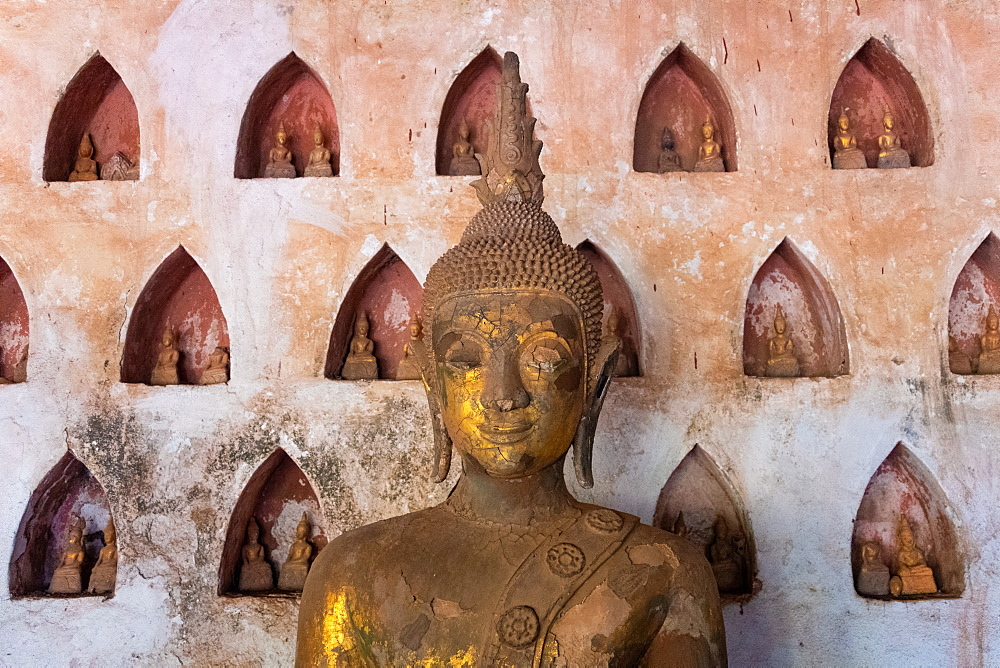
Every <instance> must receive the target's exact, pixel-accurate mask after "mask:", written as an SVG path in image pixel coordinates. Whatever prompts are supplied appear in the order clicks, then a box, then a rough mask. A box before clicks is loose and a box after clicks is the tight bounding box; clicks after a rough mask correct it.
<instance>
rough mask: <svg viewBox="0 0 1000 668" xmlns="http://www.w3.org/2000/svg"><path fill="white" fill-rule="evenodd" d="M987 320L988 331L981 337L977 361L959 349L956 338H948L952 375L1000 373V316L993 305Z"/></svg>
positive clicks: (949, 362)
mask: <svg viewBox="0 0 1000 668" xmlns="http://www.w3.org/2000/svg"><path fill="white" fill-rule="evenodd" d="M985 320H986V322H985V330H986V331H985V332H984V333H983V335H982V336H980V337H979V354H978V355H977V356H976V358H975V359H973V358H972V357H970V356H969V355H966V354H965V353H964V352H962V351H961V350H960V349H959V347H958V342H956V341H955V338H954V337H952V336H949V337H948V364H949V366H950V367H951V372H952V373H957V374H994V373H1000V316H998V315H997V311H996V307H995V306H993V305H992V304H991V305H990V308H989V311H987V313H986V319H985Z"/></svg>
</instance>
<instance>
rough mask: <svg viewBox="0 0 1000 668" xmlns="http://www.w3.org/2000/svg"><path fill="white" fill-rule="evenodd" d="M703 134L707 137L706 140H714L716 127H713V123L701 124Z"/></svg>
mask: <svg viewBox="0 0 1000 668" xmlns="http://www.w3.org/2000/svg"><path fill="white" fill-rule="evenodd" d="M701 136H702V137H704V138H705V141H712V137H713V136H715V128H714V127H712V124H711V123H705V124H704V125H702V126H701Z"/></svg>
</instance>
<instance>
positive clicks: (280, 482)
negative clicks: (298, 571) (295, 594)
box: [219, 448, 328, 596]
mask: <svg viewBox="0 0 1000 668" xmlns="http://www.w3.org/2000/svg"><path fill="white" fill-rule="evenodd" d="M303 512H305V513H306V515H307V516H308V517H309V521H310V522H311V523H312V537H311V538H310V542H311V543H312V546H313V558H314V559H315V558H316V555H317V554H318V553H319V551H320V550H322V549H323V548H324V547H326V544H327V542H328V540H327V536H326V531H325V529H324V528H323V527H324V524H325V522H324V520H323V512H322V510H321V508H320V504H319V497H317V496H316V491H315V490H314V489H313V486H312V485H311V484H310V483H309V480H308V479H307V478H306V476H305V474H304V473H303V472H302V469H300V468H299V467H298V465H297V464H296V463H295V460H293V459H292V458H291V457H289V456H288V455H287V454H286V453H285V451H284V450H281V449H280V448H279V449H277V450H275V451H274V452H273V453H271V456H269V457H268V458H267V459H266V460H264V463H263V464H261V465H260V467H259V468H258V469H257V470H256V471H255V472H254V474H253V475H252V476H251V477H250V480H249V482H247V486H246V487H245V488H244V489H243V492H242V493H241V494H240V498H239V500H237V502H236V507H235V508H234V509H233V514H232V516H231V517H230V518H229V528H228V529H227V530H226V543H225V546H224V548H223V552H222V563H221V564H220V566H219V595H220V596H222V595H225V594H240V592H239V573H240V571H239V569H240V565H241V563H242V561H243V546H244V544H245V543H246V535H247V524H249V522H250V518H251V517H253V518H256V520H257V524H258V525H259V526H260V539H259V540H260V544H261V545H263V546H264V554H265V558H266V559H267V560H268V562H270V564H271V566H272V568H273V569H274V578H275V582H277V580H278V574H279V569H280V567H281V565H282V564H283V563H284V562H285V559H286V558H287V557H288V548H289V547H291V545H292V542H293V541H294V540H295V527H296V526H297V525H298V523H299V520H300V519H301V518H302V513H303ZM241 595H252V594H241Z"/></svg>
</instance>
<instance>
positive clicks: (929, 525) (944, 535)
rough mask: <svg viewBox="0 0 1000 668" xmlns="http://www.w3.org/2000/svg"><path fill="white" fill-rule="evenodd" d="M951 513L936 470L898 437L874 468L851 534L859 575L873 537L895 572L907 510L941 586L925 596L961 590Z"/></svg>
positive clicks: (853, 561) (961, 564) (950, 594)
mask: <svg viewBox="0 0 1000 668" xmlns="http://www.w3.org/2000/svg"><path fill="white" fill-rule="evenodd" d="M950 515H951V513H950V509H949V504H948V499H947V497H946V496H945V494H944V490H942V489H941V486H940V485H938V483H937V481H936V480H935V479H934V476H933V474H932V473H931V472H930V471H929V470H928V469H927V467H926V466H924V464H923V462H921V461H920V460H919V459H918V458H917V457H916V455H914V454H913V453H912V452H910V450H909V449H908V448H907V447H906V446H905V445H903V444H902V443H898V444H897V445H896V447H895V448H893V450H892V452H890V453H889V455H888V456H887V457H886V458H885V460H883V461H882V463H881V464H880V465H879V467H878V469H876V470H875V473H874V474H873V475H872V477H871V480H870V481H869V482H868V487H866V488H865V494H864V496H863V497H862V498H861V504H860V505H859V506H858V514H857V517H856V518H855V520H854V532H853V535H852V537H851V567H852V570H853V573H854V577H855V580H856V579H857V575H858V571H859V570H860V569H861V546H862V544H863V543H865V542H866V541H869V540H874V541H876V542H879V543H881V545H882V560H883V562H884V563H885V564H886V565H887V566H888V567H889V572H890V573H892V574H895V573H896V569H897V562H896V557H897V551H898V547H897V542H898V541H897V534H896V532H897V528H898V522H899V518H900V517H901V516H905V517H906V518H907V519H908V520H909V523H910V528H911V529H912V531H913V536H914V538H915V539H916V540H915V542H916V545H917V547H919V548H920V549H921V550H922V551H923V553H924V559H925V561H926V562H927V565H928V566H930V568H931V570H932V571H934V579H935V580H936V581H937V585H938V589H939V590H940V592H939V593H938V594H931V595H929V596H925V597H927V598H935V597H941V596H945V597H957V596H961V594H962V592H963V591H965V565H964V560H963V558H962V556H961V554H960V551H959V540H958V535H957V532H956V531H955V526H954V524H952V521H951V519H950Z"/></svg>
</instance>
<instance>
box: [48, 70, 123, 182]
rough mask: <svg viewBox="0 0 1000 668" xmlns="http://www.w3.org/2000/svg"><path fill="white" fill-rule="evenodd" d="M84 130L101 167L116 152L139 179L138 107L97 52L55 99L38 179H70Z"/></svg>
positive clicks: (120, 79)
mask: <svg viewBox="0 0 1000 668" xmlns="http://www.w3.org/2000/svg"><path fill="white" fill-rule="evenodd" d="M84 135H90V139H91V142H92V143H93V145H94V155H93V156H92V157H93V159H94V160H96V161H97V164H98V166H99V169H100V168H101V167H103V166H104V165H105V163H106V162H107V161H108V160H109V159H110V158H111V157H112V156H114V155H115V153H117V152H119V151H120V152H121V153H123V154H124V155H125V157H126V158H128V160H129V161H130V162H131V163H132V164H133V165H134V166H135V167H134V168H133V170H132V171H131V172H130V174H129V178H130V179H136V178H138V164H139V157H140V156H139V112H138V110H137V109H136V106H135V101H134V100H133V99H132V93H130V92H129V90H128V87H127V86H126V85H125V82H124V81H122V78H121V77H120V76H119V75H118V72H116V71H115V68H113V67H112V66H111V64H110V63H108V61H107V60H105V59H104V57H103V56H102V55H101V54H100V53H96V54H94V55H93V56H92V57H91V58H90V60H88V61H87V62H86V63H85V64H84V66H83V67H81V68H80V70H79V71H78V72H77V73H76V75H75V76H74V77H73V78H72V79H71V80H70V82H69V84H67V86H66V92H65V93H63V96H62V98H60V100H59V102H58V103H56V107H55V110H54V111H53V112H52V118H51V120H50V121H49V131H48V134H47V135H46V138H45V157H44V158H43V161H42V178H44V179H45V180H46V181H67V180H69V175H70V173H71V172H72V171H73V168H74V166H75V165H76V158H77V155H78V151H79V149H80V141H81V140H82V139H83V136H84ZM102 176H103V175H102Z"/></svg>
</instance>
